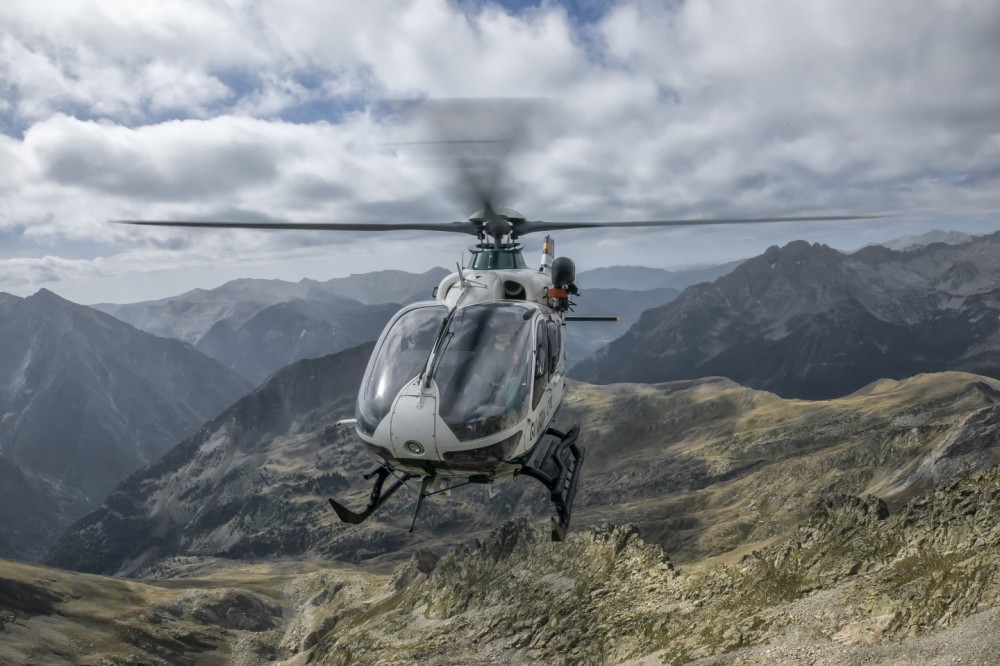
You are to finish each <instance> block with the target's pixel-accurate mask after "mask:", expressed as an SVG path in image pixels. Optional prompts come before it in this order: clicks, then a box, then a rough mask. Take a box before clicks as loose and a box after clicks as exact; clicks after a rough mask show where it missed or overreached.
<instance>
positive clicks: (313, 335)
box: [94, 268, 448, 385]
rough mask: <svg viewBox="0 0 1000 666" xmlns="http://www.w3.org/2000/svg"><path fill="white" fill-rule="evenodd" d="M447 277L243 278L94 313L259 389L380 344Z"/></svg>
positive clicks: (439, 272)
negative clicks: (289, 370)
mask: <svg viewBox="0 0 1000 666" xmlns="http://www.w3.org/2000/svg"><path fill="white" fill-rule="evenodd" d="M447 274H448V271H446V270H444V269H443V268H435V269H431V270H429V271H427V272H425V273H422V274H413V273H406V272H404V271H391V270H388V271H379V272H375V273H367V274H364V275H352V276H350V277H346V278H337V279H333V280H328V281H326V282H317V281H315V280H302V281H301V282H297V283H296V282H285V281H282V280H254V279H242V280H234V281H232V282H227V283H226V284H224V285H222V286H220V287H217V288H215V289H209V290H205V289H195V290H193V291H189V292H186V293H184V294H181V295H179V296H175V297H171V298H165V299H160V300H157V301H145V302H141V303H130V304H127V305H115V304H108V303H102V304H98V305H95V306H94V307H95V308H97V309H99V310H101V311H102V312H107V313H108V314H111V315H114V316H115V317H117V318H118V319H121V320H122V321H125V322H127V323H129V324H131V325H133V326H135V327H136V328H139V329H141V330H144V331H146V332H148V333H153V334H155V335H159V336H163V337H171V338H176V339H178V340H181V341H183V342H188V343H190V344H192V345H194V346H195V347H196V348H197V349H198V350H200V351H202V352H204V353H205V354H207V355H209V356H211V357H212V358H214V359H216V360H217V361H219V362H221V363H222V364H224V365H226V366H227V367H228V368H230V369H231V370H233V371H235V372H236V373H238V374H239V375H241V376H242V377H244V378H245V379H247V380H248V381H250V382H251V383H253V384H254V385H257V384H259V383H260V382H262V381H264V379H266V378H267V377H268V376H269V375H270V374H272V373H273V372H275V371H276V370H279V369H280V368H283V367H284V366H286V365H288V364H289V363H293V362H294V361H297V360H299V359H302V358H315V357H318V356H324V355H326V354H332V353H334V352H337V351H341V350H342V349H347V348H348V347H354V346H356V345H359V344H361V343H362V342H366V341H369V340H374V339H375V338H377V337H378V335H379V333H381V331H382V328H383V327H384V326H385V324H386V323H387V322H388V321H389V319H390V318H391V317H392V315H393V314H395V312H396V311H397V310H399V308H400V306H401V304H403V303H408V302H410V301H413V300H420V299H424V298H430V296H431V291H432V290H433V289H434V288H435V287H436V286H437V285H438V283H439V282H440V281H441V279H442V278H443V277H444V276H445V275H447Z"/></svg>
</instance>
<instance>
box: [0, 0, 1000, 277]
mask: <svg viewBox="0 0 1000 666" xmlns="http://www.w3.org/2000/svg"><path fill="white" fill-rule="evenodd" d="M529 4H530V3H523V2H517V3H513V5H511V8H510V9H507V8H505V6H504V5H503V4H499V3H493V2H446V1H445V0H407V1H405V2H399V1H389V0H373V1H371V2H365V3H329V2H320V1H318V0H290V1H289V2H285V3H281V5H280V6H279V5H276V4H273V3H217V2H208V1H199V0H179V1H178V2H171V3H128V2H119V1H116V0H83V1H69V0H66V1H65V2H59V3H55V4H53V3H46V4H45V6H44V7H43V6H41V5H38V3H31V2H27V1H20V0H12V1H11V2H6V3H3V5H2V7H0V25H2V26H3V28H2V30H0V93H3V94H2V97H3V100H4V101H3V103H0V131H2V132H3V135H0V159H2V160H3V163H4V164H5V167H6V169H5V173H3V174H2V175H0V193H2V194H3V197H2V199H0V229H23V234H24V237H25V238H28V239H30V240H31V241H32V242H33V243H36V244H41V245H45V246H47V247H51V248H52V255H53V257H54V258H53V260H51V261H50V262H49V263H48V264H44V265H43V264H38V263H37V261H38V260H33V261H36V264H32V266H33V267H32V268H27V267H22V268H24V271H25V272H24V275H26V276H34V277H33V278H32V279H34V280H41V279H42V277H43V276H48V278H52V277H53V276H56V275H61V276H63V277H61V278H59V279H65V280H72V279H74V277H73V276H74V275H77V276H78V278H79V279H82V278H80V277H79V276H80V275H83V274H87V275H96V276H100V275H106V274H109V273H108V271H109V270H110V269H109V268H108V266H115V267H116V268H115V269H114V270H115V271H126V270H133V271H142V270H147V269H151V267H153V266H156V267H157V270H161V269H162V270H165V269H166V268H167V267H169V266H170V265H177V266H182V265H199V266H202V265H208V264H210V263H211V262H213V261H215V262H218V264H219V265H220V266H223V265H233V266H235V265H236V262H237V261H242V262H244V263H246V262H247V261H248V258H250V257H252V256H254V255H253V253H259V254H258V255H257V256H267V257H272V256H273V257H275V261H277V260H278V257H279V255H280V254H281V253H282V252H294V251H298V250H297V248H298V249H301V248H308V247H317V244H320V245H321V246H322V247H324V248H329V249H330V251H332V252H335V251H336V249H335V248H334V247H333V246H334V245H340V246H342V247H343V248H344V250H345V252H346V253H345V254H344V255H343V256H342V257H341V258H339V259H338V260H337V262H333V263H337V264H338V265H339V266H341V267H342V268H344V269H345V270H350V269H348V268H347V266H348V265H349V264H350V262H351V261H352V256H351V255H350V249H352V248H358V247H361V246H365V245H366V244H367V243H369V242H370V241H369V240H368V239H369V238H370V236H368V235H365V234H362V235H357V236H345V235H341V236H339V237H338V240H329V241H328V240H320V239H318V238H316V237H313V236H310V237H307V236H303V235H298V234H293V235H290V236H288V237H287V238H285V237H283V238H282V239H281V240H279V239H278V238H277V236H276V235H274V234H236V233H228V234H226V233H218V232H210V233H204V234H202V235H201V236H200V237H199V238H198V240H192V238H193V236H192V234H191V232H189V231H177V230H166V229H163V230H155V231H154V230H150V229H133V228H122V227H119V226H116V225H110V224H108V223H107V220H109V219H116V218H146V219H150V218H152V219H158V218H171V219H177V218H194V219H206V218H211V219H221V218H230V219H233V218H235V219H272V220H283V219H291V220H296V221H332V220H345V221H390V220H399V219H407V220H415V221H440V220H452V219H460V218H462V217H464V216H465V215H467V214H468V213H471V212H472V211H471V210H466V208H467V207H469V206H470V203H469V201H468V198H467V197H466V198H465V199H464V200H463V199H462V198H461V197H456V196H455V193H454V187H453V183H454V181H455V180H456V179H457V178H458V175H457V174H455V173H454V172H449V171H448V170H447V169H442V168H441V166H440V163H437V164H435V163H434V160H428V159H426V155H423V156H421V155H419V154H417V153H418V151H415V150H414V149H413V148H412V146H411V147H410V148H407V147H406V143H407V142H413V141H420V140H423V139H426V133H425V132H424V131H423V130H422V129H421V127H420V125H419V123H418V122H417V121H416V120H414V118H412V117H411V118H407V117H405V116H401V115H399V114H393V113H387V112H386V107H387V106H391V105H387V103H386V100H399V99H404V100H412V99H422V98H426V97H434V98H464V97H491V98H504V99H510V98H527V99H538V98H547V99H549V100H552V105H551V106H552V108H553V109H556V111H555V113H554V114H551V116H550V122H548V123H544V122H543V123H540V127H541V129H544V130H546V131H543V132H534V133H533V134H532V138H533V141H532V142H531V143H530V144H529V145H526V146H522V147H521V148H520V149H519V150H518V151H515V152H514V153H512V154H511V156H510V160H509V162H508V163H507V167H508V168H507V171H508V174H509V177H508V182H507V183H506V188H505V191H506V192H509V200H508V199H505V200H504V203H507V204H509V205H511V206H512V207H514V208H516V209H518V210H520V211H521V212H523V213H525V214H526V215H528V217H529V218H532V219H562V220H569V219H597V220H614V219H649V218H660V217H699V216H736V215H740V216H743V215H745V216H757V215H777V214H798V213H813V214H820V213H836V212H869V211H876V212H878V211H885V210H893V211H898V212H902V213H903V214H904V215H907V214H909V215H910V217H909V218H907V219H913V220H917V219H919V220H921V221H923V222H925V223H927V224H932V223H934V222H937V221H940V219H941V218H948V217H952V218H955V219H958V217H959V216H969V215H971V214H973V213H978V212H983V211H995V210H997V209H998V208H1000V194H998V193H1000V188H998V187H997V185H998V184H1000V183H998V180H1000V84H998V83H1000V82H998V78H997V74H996V67H995V65H994V64H993V63H995V62H997V61H998V60H1000V5H997V4H996V3H989V2H987V3H982V2H972V1H971V0H965V1H961V0H960V1H957V2H956V1H951V0H948V1H946V0H932V1H930V2H926V3H923V4H922V5H921V8H920V10H919V11H915V10H914V9H913V7H912V5H911V4H910V3H908V2H904V1H903V0H890V1H887V2H880V3H865V2H861V1H860V0H849V1H847V2H842V1H841V2H835V1H834V0H816V1H815V2H808V3H803V2H794V1H792V0H761V1H760V2H756V3H746V2H742V1H739V0H686V1H682V2H671V3H661V2H654V1H653V0H635V1H624V0H622V1H619V2H613V3H604V4H602V5H601V6H600V7H596V6H594V5H592V4H591V3H590V2H589V0H588V2H584V3H582V4H580V5H579V6H577V5H569V6H568V7H569V8H568V9H567V8H565V7H563V6H561V5H558V4H556V3H547V2H546V3H540V4H538V5H534V6H527V5H529ZM495 108H496V109H501V113H500V115H501V116H507V117H514V118H517V117H519V112H518V111H516V110H506V107H503V104H502V103H497V104H496V105H495ZM552 118H554V120H551V119H552ZM463 123H464V124H466V125H468V124H471V125H472V126H473V129H474V130H475V129H480V130H482V131H483V132H484V133H486V132H488V131H490V132H492V131H494V130H495V127H494V124H493V122H492V121H489V120H482V119H480V118H479V117H478V116H475V115H474V114H468V115H466V116H460V117H457V118H455V119H454V120H453V121H451V122H450V124H451V125H452V128H453V129H455V128H457V127H460V126H463ZM463 131H464V129H463ZM472 133H474V132H472ZM439 162H440V161H439ZM908 212H909V213H908ZM963 219H971V218H969V217H965V218H963ZM584 233H585V232H579V233H578V234H573V235H572V236H571V237H570V240H569V241H568V245H569V246H577V247H579V248H580V249H581V251H584V252H585V251H587V250H586V248H588V247H592V246H594V245H596V244H597V243H598V242H605V245H604V247H605V248H614V250H613V251H615V252H617V251H624V250H622V249H621V247H622V246H627V243H624V241H623V242H622V244H621V245H620V244H619V243H618V240H617V239H624V238H628V237H629V236H628V235H627V234H626V232H622V231H618V230H616V231H614V232H606V233H602V232H586V233H589V234H591V235H590V236H588V238H593V239H594V240H593V242H592V243H590V242H587V241H583V240H580V241H577V240H576V239H577V238H581V239H582V238H583V236H582V235H580V234H584ZM628 233H631V234H637V235H636V236H635V237H640V238H644V239H647V241H648V244H650V245H652V246H654V247H653V249H652V250H650V252H651V255H650V256H653V255H655V252H654V251H653V250H655V245H656V244H657V243H662V244H663V246H664V250H663V252H661V254H662V255H663V256H666V251H667V250H666V248H667V246H670V247H672V246H673V244H674V243H675V242H680V241H679V240H678V239H684V242H685V243H691V239H694V238H697V237H698V236H697V234H695V235H693V236H684V235H681V236H674V235H663V234H659V233H658V232H628ZM700 233H702V234H704V236H703V237H705V238H712V240H713V243H714V246H713V247H711V248H707V249H706V248H705V247H703V246H698V247H699V249H698V252H702V253H703V256H708V250H712V251H713V252H714V254H712V256H713V257H715V256H718V253H721V252H724V251H725V249H726V247H727V244H728V246H729V247H731V248H732V249H731V252H737V251H744V248H747V247H749V246H745V245H739V244H738V243H737V241H736V239H732V238H730V240H725V238H724V237H723V236H715V235H713V234H717V233H719V232H715V231H713V232H711V233H709V232H707V231H702V232H700ZM741 233H743V232H742V231H741ZM789 233H792V232H789ZM807 233H812V232H807ZM642 234H645V235H642ZM752 235H755V236H760V237H761V239H762V242H763V240H764V239H763V236H765V235H767V234H765V233H764V231H761V232H760V233H759V234H758V233H757V232H754V233H753V234H752ZM731 236H732V234H730V237H731ZM609 239H614V240H613V242H612V241H611V240H609ZM465 240H466V239H461V240H460V241H459V242H458V243H457V245H461V243H463V242H464V241H465ZM769 240H770V239H769ZM382 242H385V243H388V242H389V241H380V243H382ZM80 243H84V244H86V243H91V244H94V243H98V244H102V245H101V246H102V247H105V245H104V244H107V243H114V244H118V245H117V246H116V247H118V248H119V250H118V251H119V254H120V258H116V257H112V256H106V257H105V258H104V260H103V262H104V263H103V264H101V265H100V266H99V268H98V269H93V268H86V269H84V268H82V266H83V264H66V265H63V264H59V263H58V258H57V257H56V255H59V256H63V257H67V256H76V254H79V253H80V252H81V250H79V249H77V250H76V251H75V252H76V254H74V251H73V250H71V249H70V247H71V246H72V247H73V248H79V247H81V246H80V245H79V244H80ZM428 243H432V247H434V248H438V247H439V246H440V245H441V244H442V243H443V240H442V239H440V238H434V239H432V240H431V241H428ZM577 244H578V245H577ZM410 246H411V247H412V245H410ZM690 247H694V245H690ZM61 248H62V249H61ZM154 250H155V251H156V252H157V253H154V254H147V255H142V256H143V261H134V260H133V258H134V257H135V256H138V255H136V254H134V253H136V252H140V251H142V252H150V253H153V252H154ZM747 251H749V250H747ZM692 252H693V251H692ZM237 257H239V259H237ZM605 257H607V259H606V263H623V262H624V260H623V259H622V258H616V257H609V256H608V255H606V254H605V255H596V254H595V256H594V260H596V261H601V260H602V259H603V258H605ZM94 259H95V260H96V257H95V258H94ZM652 260H653V259H650V261H652ZM144 261H145V262H146V263H143V262H144ZM172 262H173V264H172ZM689 263H690V262H689ZM53 266H57V267H58V270H57V269H55V268H53ZM74 266H75V268H73V267H74ZM364 268H374V266H370V265H367V264H366V265H365V266H364V267H361V266H359V267H358V269H359V270H360V269H364ZM415 268H423V267H422V266H421V267H415ZM74 270H76V271H82V273H76V274H75V273H74V272H73V271H74ZM89 270H95V271H96V272H95V273H86V271H89ZM8 275H9V273H8ZM48 278H46V279H48ZM11 279H14V278H11ZM24 279H27V278H24ZM94 279H97V278H96V277H95V278H94ZM2 288H3V287H2V286H0V289H2Z"/></svg>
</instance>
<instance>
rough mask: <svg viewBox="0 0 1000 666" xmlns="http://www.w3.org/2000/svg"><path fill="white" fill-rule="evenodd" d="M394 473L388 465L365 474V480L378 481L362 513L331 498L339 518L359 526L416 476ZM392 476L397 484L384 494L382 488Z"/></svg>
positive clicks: (331, 504) (331, 503)
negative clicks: (400, 475)
mask: <svg viewBox="0 0 1000 666" xmlns="http://www.w3.org/2000/svg"><path fill="white" fill-rule="evenodd" d="M392 472H393V469H392V468H391V467H389V466H388V465H382V466H380V467H376V468H375V469H373V470H371V471H370V472H367V473H365V474H364V477H365V479H371V478H372V477H376V479H375V485H373V486H372V492H371V495H369V497H368V505H367V506H366V507H365V508H364V509H363V510H362V511H361V512H360V513H355V512H353V511H351V510H350V509H348V508H347V507H346V506H344V505H343V504H341V503H340V502H338V501H336V500H335V499H333V498H330V506H332V507H333V510H334V511H336V512H337V517H338V518H340V520H341V521H343V522H345V523H350V524H351V525H358V524H359V523H362V522H364V521H365V519H366V518H368V516H370V515H372V514H373V513H375V509H377V508H379V507H380V506H382V503H383V502H385V501H386V500H387V499H389V498H390V497H392V495H393V493H395V492H396V491H397V490H399V489H400V488H401V487H402V486H403V484H405V483H406V482H407V481H409V480H410V479H412V478H414V475H412V474H404V475H403V476H402V477H398V476H395V475H394V474H393V473H392ZM390 476H392V477H393V478H395V479H396V482H395V483H394V484H392V485H391V486H389V487H388V488H387V489H386V490H385V492H382V486H383V485H384V484H385V482H386V479H388V478H389V477H390Z"/></svg>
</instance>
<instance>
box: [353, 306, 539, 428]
mask: <svg viewBox="0 0 1000 666" xmlns="http://www.w3.org/2000/svg"><path fill="white" fill-rule="evenodd" d="M448 312H449V311H448V308H447V307H445V306H444V305H437V304H416V305H414V306H411V307H410V308H408V309H406V310H404V311H402V312H400V314H399V315H397V316H396V318H395V319H394V320H393V321H392V323H391V324H390V325H389V327H388V329H387V331H386V332H385V333H384V334H383V337H382V340H381V342H380V344H379V346H378V348H377V349H376V351H375V353H374V354H373V355H372V359H371V361H370V362H369V364H368V370H367V372H366V373H365V378H364V380H363V383H362V390H361V392H360V393H359V395H358V404H357V414H356V415H357V419H358V426H359V427H360V428H361V430H362V432H364V433H366V434H368V435H372V434H374V432H375V429H376V428H377V427H378V424H379V423H380V422H381V421H382V420H383V419H384V418H385V417H386V415H387V414H388V413H389V410H390V409H391V408H392V404H393V402H394V401H395V399H396V396H397V395H398V394H399V392H400V390H401V389H402V388H403V387H404V386H406V385H407V384H408V383H410V382H411V381H413V380H414V379H416V378H417V377H418V376H419V375H420V374H421V373H422V372H425V371H426V372H429V373H430V374H431V379H432V381H433V382H434V383H435V384H436V385H437V389H438V392H439V396H440V397H439V403H438V409H439V413H440V415H441V418H442V420H443V421H444V422H445V423H446V424H448V426H449V427H450V428H451V429H452V431H453V432H454V433H455V435H456V436H457V437H458V439H459V440H462V441H467V440H473V439H479V438H481V437H487V436H489V435H492V434H494V433H497V432H500V431H502V430H504V429H506V428H508V427H510V426H512V425H515V424H516V423H518V422H519V421H520V420H521V419H522V418H524V417H525V415H526V413H527V408H528V397H529V394H530V391H531V376H530V369H531V368H530V366H531V351H532V347H531V332H532V319H533V315H534V313H535V312H536V307H535V306H533V305H532V304H526V303H511V302H491V303H479V304H475V305H470V306H467V307H464V308H459V309H458V310H457V311H456V312H455V314H454V316H453V317H452V318H451V320H450V321H448V322H447V327H446V328H443V326H444V325H445V322H446V321H447V320H448ZM439 334H440V335H439ZM435 344H437V354H436V357H435V358H434V359H431V352H432V350H434V347H435ZM428 363H430V366H429V367H428Z"/></svg>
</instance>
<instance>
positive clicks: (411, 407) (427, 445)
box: [389, 395, 437, 458]
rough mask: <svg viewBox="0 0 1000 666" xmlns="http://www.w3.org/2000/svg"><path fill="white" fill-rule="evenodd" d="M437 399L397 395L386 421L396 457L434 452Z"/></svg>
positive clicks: (421, 455)
mask: <svg viewBox="0 0 1000 666" xmlns="http://www.w3.org/2000/svg"><path fill="white" fill-rule="evenodd" d="M436 430H437V399H436V398H435V397H433V396H426V395H424V396H413V395H401V396H399V398H398V399H397V400H396V404H395V405H393V410H392V416H391V420H390V422H389V434H390V437H391V440H392V448H393V454H395V456H396V457H397V458H423V457H426V456H434V454H435V453H436V452H437V441H436V434H437V433H436Z"/></svg>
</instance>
